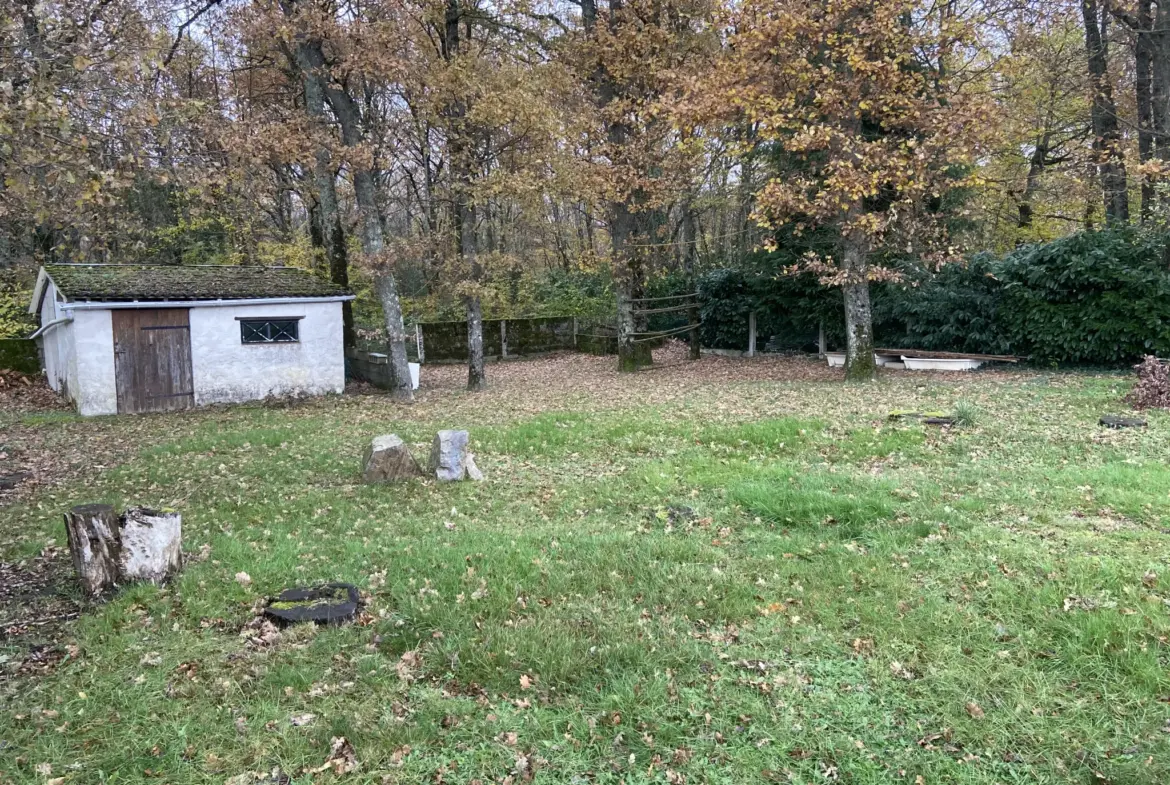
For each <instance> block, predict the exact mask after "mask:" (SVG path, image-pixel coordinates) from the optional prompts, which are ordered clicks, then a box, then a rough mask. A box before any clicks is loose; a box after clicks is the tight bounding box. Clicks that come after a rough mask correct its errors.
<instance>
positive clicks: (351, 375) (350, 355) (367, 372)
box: [345, 349, 390, 389]
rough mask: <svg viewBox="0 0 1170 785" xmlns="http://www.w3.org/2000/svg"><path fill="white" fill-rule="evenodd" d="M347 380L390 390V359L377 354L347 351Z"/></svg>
mask: <svg viewBox="0 0 1170 785" xmlns="http://www.w3.org/2000/svg"><path fill="white" fill-rule="evenodd" d="M345 378H346V379H357V380H358V381H360V382H369V383H370V384H372V385H374V386H375V387H382V388H384V389H389V388H390V358H389V357H388V356H387V355H385V354H379V353H377V352H362V351H358V350H357V349H346V350H345Z"/></svg>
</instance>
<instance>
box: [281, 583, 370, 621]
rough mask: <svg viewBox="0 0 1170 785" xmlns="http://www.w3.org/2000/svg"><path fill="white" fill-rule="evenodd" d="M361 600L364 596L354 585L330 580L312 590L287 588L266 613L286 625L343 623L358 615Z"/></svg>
mask: <svg viewBox="0 0 1170 785" xmlns="http://www.w3.org/2000/svg"><path fill="white" fill-rule="evenodd" d="M360 603H361V596H360V595H359V594H358V590H357V587H356V586H354V585H353V584H349V583H327V584H325V585H324V586H314V587H312V588H309V589H285V590H284V591H282V592H281V593H280V594H279V595H277V596H276V597H275V598H273V599H271V600H269V602H268V606H267V607H266V608H265V609H264V615H265V616H267V617H268V618H270V619H274V620H276V621H278V622H281V623H282V624H295V623H297V622H302V621H312V622H316V623H318V624H340V623H341V622H343V621H348V620H350V619H352V618H353V617H354V616H355V615H357V610H358V605H359V604H360Z"/></svg>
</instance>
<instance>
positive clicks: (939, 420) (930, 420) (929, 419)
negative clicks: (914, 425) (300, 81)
mask: <svg viewBox="0 0 1170 785" xmlns="http://www.w3.org/2000/svg"><path fill="white" fill-rule="evenodd" d="M890 419H891V420H894V421H896V422H897V421H902V422H921V423H924V424H926V425H954V424H955V418H954V417H952V416H950V415H946V414H943V413H941V412H925V413H924V412H890Z"/></svg>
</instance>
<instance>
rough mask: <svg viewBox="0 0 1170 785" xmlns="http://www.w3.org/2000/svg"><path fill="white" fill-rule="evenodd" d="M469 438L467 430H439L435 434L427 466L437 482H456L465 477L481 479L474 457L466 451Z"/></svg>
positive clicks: (481, 475)
mask: <svg viewBox="0 0 1170 785" xmlns="http://www.w3.org/2000/svg"><path fill="white" fill-rule="evenodd" d="M469 438H470V437H469V436H468V435H467V431H439V432H438V433H436V434H435V442H434V445H432V447H431V460H430V462H429V464H428V468H429V469H430V471H432V472H434V473H435V478H436V479H438V480H439V482H458V481H460V480H462V479H465V478H467V477H470V478H471V479H473V480H482V479H483V474H482V473H481V472H480V470H479V469H478V468H477V467H476V465H475V458H474V457H472V455H471V453H470V452H468V451H467V442H468V440H469Z"/></svg>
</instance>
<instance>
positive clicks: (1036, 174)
mask: <svg viewBox="0 0 1170 785" xmlns="http://www.w3.org/2000/svg"><path fill="white" fill-rule="evenodd" d="M1048 143H1049V135H1048V133H1044V134H1043V135H1042V136H1041V137H1040V138H1039V139H1037V140H1036V148H1035V149H1034V150H1033V151H1032V157H1031V159H1029V161H1028V178H1027V180H1026V181H1025V183H1024V193H1023V194H1022V195H1021V196H1020V199H1019V201H1018V202H1017V203H1016V210H1017V212H1018V214H1019V216H1018V219H1017V221H1016V226H1017V227H1018V228H1020V229H1030V228H1031V227H1032V199H1033V198H1034V197H1035V195H1036V189H1037V188H1038V187H1039V186H1040V176H1041V175H1042V174H1044V163H1045V161H1047V160H1048Z"/></svg>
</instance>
